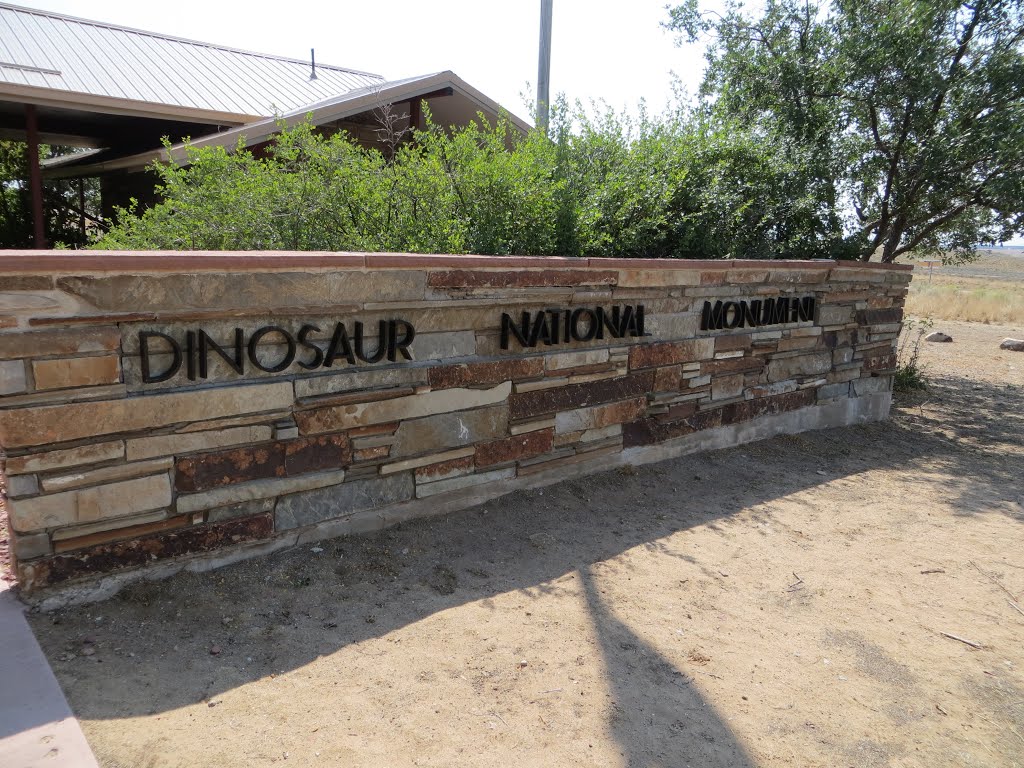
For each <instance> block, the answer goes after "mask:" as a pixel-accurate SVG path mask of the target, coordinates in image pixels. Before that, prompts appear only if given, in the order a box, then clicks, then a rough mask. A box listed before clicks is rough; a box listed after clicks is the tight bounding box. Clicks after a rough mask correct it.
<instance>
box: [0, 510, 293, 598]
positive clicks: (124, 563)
mask: <svg viewBox="0 0 1024 768" xmlns="http://www.w3.org/2000/svg"><path fill="white" fill-rule="evenodd" d="M273 532H274V517H273V515H272V514H270V513H264V514H260V515H254V516H253V517H245V518H239V519H236V520H228V521H226V522H223V523H214V524H212V525H198V526H193V527H189V528H185V529H184V530H180V531H177V530H176V531H168V532H162V533H157V534H151V535H149V536H143V537H140V538H136V539H130V540H128V541H119V542H114V543H110V544H100V545H97V546H94V547H89V548H88V549H84V550H82V551H79V552H75V553H70V554H63V555H56V556H54V557H51V558H46V559H43V560H33V561H31V562H28V563H20V564H19V568H18V576H19V583H20V584H21V586H22V588H23V589H25V590H26V591H28V592H31V591H33V590H35V589H39V588H41V587H45V586H47V585H52V584H58V583H60V582H64V581H68V580H70V579H76V578H80V577H84V576H89V575H92V574H96V573H109V572H111V571H116V570H120V569H122V568H138V567H140V566H143V565H147V564H149V563H152V562H155V561H157V560H165V559H167V558H170V557H178V556H181V555H190V554H196V553H199V552H210V551H213V550H216V549H220V548H222V547H229V546H232V545H235V544H241V543H242V542H246V541H257V540H260V539H266V538H269V537H270V536H271V535H272V534H273Z"/></svg>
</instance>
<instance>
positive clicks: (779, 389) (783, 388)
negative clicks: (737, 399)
mask: <svg viewBox="0 0 1024 768" xmlns="http://www.w3.org/2000/svg"><path fill="white" fill-rule="evenodd" d="M796 390H797V383H796V382H795V381H793V380H789V381H777V382H775V383H774V384H759V385H757V386H753V387H750V388H748V389H747V390H746V391H745V392H744V393H743V396H744V397H746V398H747V399H748V400H753V399H755V398H759V397H771V396H772V395H781V394H784V393H786V392H795V391H796Z"/></svg>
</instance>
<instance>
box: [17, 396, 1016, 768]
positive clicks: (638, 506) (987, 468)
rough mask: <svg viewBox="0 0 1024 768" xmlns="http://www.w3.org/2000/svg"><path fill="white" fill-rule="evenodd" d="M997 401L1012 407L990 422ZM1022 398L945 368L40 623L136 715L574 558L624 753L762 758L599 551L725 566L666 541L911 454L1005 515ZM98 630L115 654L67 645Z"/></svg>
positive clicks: (54, 651)
mask: <svg viewBox="0 0 1024 768" xmlns="http://www.w3.org/2000/svg"><path fill="white" fill-rule="evenodd" d="M929 398H931V399H932V401H933V402H934V401H935V399H936V398H942V399H943V403H942V408H941V409H932V408H931V406H930V405H929ZM1007 399H1010V400H1012V402H1011V403H1009V404H1007V402H1006V400H1007ZM997 402H1000V403H1001V406H1000V408H999V410H998V413H999V414H1000V416H999V418H994V417H993V418H991V419H987V418H985V416H986V413H985V408H987V407H993V406H994V405H995V404H996V403H997ZM1008 405H1009V407H1007V406H1008ZM1021 405H1024V397H1022V391H1021V389H1020V388H1019V387H1016V388H1013V387H999V386H994V385H986V384H982V385H978V384H977V383H975V382H969V381H957V380H951V379H945V380H942V381H941V382H937V383H936V385H935V388H934V390H933V391H932V392H931V393H929V394H928V395H927V396H926V397H925V398H923V399H921V398H918V399H911V400H903V401H901V402H900V404H899V406H898V407H896V408H894V410H893V418H892V420H891V421H889V422H887V423H875V424H866V425H860V426H854V427H847V428H842V429H833V430H828V431H822V432H813V433H803V434H800V435H794V436H789V437H780V438H775V439H772V440H767V441H763V442H760V443H755V444H751V445H747V446H741V447H738V448H733V449H729V450H724V451H716V452H712V453H708V454H701V455H694V456H685V457H682V458H679V459H674V460H670V461H666V462H661V463H659V464H652V465H647V466H643V467H638V468H632V467H627V468H623V469H622V470H619V471H612V472H606V473H604V474H601V475H596V476H592V477H588V478H582V479H577V480H570V481H565V482H562V483H559V484H557V485H554V486H549V487H548V488H544V489H540V490H534V491H521V492H516V493H513V494H509V495H507V496H504V497H502V498H500V499H496V500H494V501H492V502H489V503H487V504H484V505H481V506H480V507H476V508H474V509H470V510H466V511H463V512H460V513H456V514H451V515H448V516H446V517H442V518H433V519H427V520H417V521H413V522H411V523H406V524H402V525H400V526H397V527H395V528H392V529H388V530H385V531H381V532H379V533H376V534H371V535H364V536H357V537H348V538H343V539H336V540H332V541H326V542H322V543H321V544H319V545H315V549H314V545H307V546H303V547H300V548H296V549H293V550H290V551H287V552H281V553H277V554H275V555H272V556H268V557H263V558H258V559H255V560H251V561H248V562H245V563H240V564H238V565H235V566H231V567H228V568H224V569H221V570H218V571H214V572H210V573H205V574H191V573H183V574H180V575H179V576H176V577H174V578H172V579H169V580H167V581H163V582H153V583H150V582H141V583H138V584H135V585H133V586H131V587H129V588H127V589H125V590H124V591H123V592H122V593H121V594H120V595H119V596H118V597H116V598H113V599H111V600H110V601H107V602H106V603H103V604H100V605H96V606H82V607H77V608H73V609H68V610H64V611H60V612H57V613H55V614H34V615H32V617H31V620H32V623H33V628H34V630H35V632H36V634H37V636H38V637H39V640H40V644H41V645H42V647H43V649H44V652H45V653H46V654H47V656H48V658H49V659H50V661H51V664H52V665H53V666H54V670H55V672H56V673H57V676H58V679H59V680H60V681H61V682H62V685H63V686H64V688H65V692H66V694H67V695H68V698H69V700H70V702H71V705H72V708H73V709H74V710H75V712H76V714H77V715H78V716H79V717H80V718H82V719H85V720H97V719H108V718H110V719H119V718H129V717H135V716H143V715H149V714H153V713H157V712H164V711H168V710H171V709H175V708H178V707H182V706H186V705H192V704H195V703H197V702H201V701H209V700H211V699H214V698H215V697H216V696H218V695H219V694H221V693H223V692H224V691H227V690H231V689H234V688H236V687H238V686H241V685H244V684H246V683H249V682H252V681H255V680H259V679H261V678H264V677H265V676H267V675H270V674H272V673H281V672H283V671H286V670H293V669H297V668H299V667H302V666H304V665H306V664H309V663H310V662H312V661H314V660H316V659H318V658H320V657H322V656H327V655H330V654H332V653H335V652H336V651H338V650H339V649H342V648H346V647H348V646H351V645H353V644H358V643H361V642H363V641H366V640H371V639H374V638H382V637H385V636H387V635H388V634H389V633H391V632H394V631H396V630H400V629H403V628H405V627H408V626H410V625H412V624H414V623H415V622H417V621H420V620H422V619H425V618H428V617H431V616H434V615H436V614H438V613H440V612H442V611H446V610H448V609H451V608H455V607H458V606H463V605H467V604H469V603H474V604H476V605H478V606H481V607H482V608H483V609H484V610H489V611H494V612H498V611H500V610H503V609H502V608H500V607H499V606H498V605H497V604H496V601H495V599H494V598H495V597H496V596H498V595H504V594H507V593H509V592H512V591H515V592H517V593H518V594H519V595H521V597H522V600H523V601H524V603H527V604H528V603H529V602H530V601H534V600H539V599H540V598H542V597H543V596H544V595H546V594H552V593H557V592H558V590H560V589H565V587H563V586H561V584H562V580H564V579H566V578H568V577H569V576H570V575H572V574H576V575H577V578H578V579H579V589H581V590H582V595H583V596H584V598H585V603H586V606H587V608H588V611H589V616H590V620H591V622H592V625H593V628H594V632H595V635H596V637H597V639H598V645H599V647H600V651H601V656H602V660H603V667H604V670H605V676H606V680H605V684H606V686H607V689H608V690H609V691H610V692H611V694H610V695H611V696H612V698H613V699H614V701H615V702H617V704H618V708H617V709H615V710H614V711H613V712H612V714H611V715H610V716H609V718H608V722H607V731H608V733H609V734H611V735H612V736H613V737H614V739H615V740H616V742H617V743H618V745H619V747H620V749H621V751H622V753H623V755H624V758H625V761H626V764H628V765H630V766H633V765H637V766H678V765H685V764H692V765H704V766H736V767H738V768H743V767H744V766H750V765H752V764H753V763H752V760H751V758H750V757H749V756H748V755H747V754H746V753H745V751H744V749H743V747H742V746H741V745H740V743H739V742H738V740H737V739H736V737H735V736H734V734H733V733H732V731H731V729H730V727H729V726H728V724H727V722H726V718H727V715H723V714H722V713H719V712H717V711H716V710H715V708H714V707H713V706H712V705H711V703H710V702H709V701H707V700H706V699H705V698H704V697H703V696H702V694H701V693H700V691H699V690H698V688H699V686H696V685H693V680H694V678H693V674H694V672H695V670H693V669H687V668H685V665H684V664H680V663H678V662H674V661H673V660H671V659H669V658H666V657H665V656H664V655H663V654H662V653H660V652H659V651H658V650H657V649H656V648H655V647H653V646H652V645H651V644H650V643H649V642H647V641H645V640H644V639H643V637H642V632H641V631H638V630H639V628H638V627H634V626H630V625H629V624H628V623H626V622H625V621H624V620H623V619H621V618H620V617H619V616H618V615H617V614H616V612H615V610H614V606H611V605H609V604H608V602H607V601H606V599H604V598H602V597H601V593H600V590H599V589H598V588H597V587H596V585H595V581H594V574H593V565H594V564H595V563H600V562H603V561H607V560H609V559H611V558H615V557H617V556H619V555H621V554H622V553H624V552H626V551H628V550H630V549H632V548H634V547H638V546H646V547H648V548H652V549H655V550H657V551H659V552H660V553H661V554H668V555H671V556H673V557H677V558H679V559H681V560H683V561H685V562H686V563H689V564H692V565H694V566H696V567H698V568H700V569H701V572H702V573H704V574H705V577H706V578H719V576H718V575H716V573H715V571H714V569H713V568H712V566H711V564H708V563H704V562H702V558H701V554H700V552H696V551H695V552H679V551H672V549H671V548H670V547H669V546H667V545H666V543H665V541H664V539H666V538H667V537H669V536H670V535H671V534H673V533H676V532H678V531H682V530H686V529H689V528H693V527H696V526H703V527H705V528H707V529H708V530H709V531H711V532H712V533H715V532H716V528H717V527H718V526H719V524H720V523H721V522H724V521H727V520H729V519H731V518H733V517H735V516H737V515H740V514H743V515H744V516H745V517H747V518H753V519H756V517H757V515H758V514H762V513H761V512H758V510H759V509H761V510H763V509H764V508H766V507H769V508H770V505H771V502H772V501H773V500H776V499H780V498H783V497H792V496H794V495H795V494H799V493H800V492H801V491H806V490H808V489H812V488H814V487H815V486H816V485H818V484H819V483H821V482H825V481H826V480H828V481H837V480H841V479H842V478H844V477H850V476H853V475H857V474H861V473H864V472H870V471H873V470H884V469H890V468H894V467H896V468H906V469H921V470H922V471H921V472H915V473H914V475H913V477H911V478H908V482H911V481H912V482H927V483H932V482H937V483H942V484H943V486H944V489H945V490H946V491H948V493H949V494H951V495H952V496H953V497H955V499H956V505H957V508H958V509H959V511H960V513H961V514H978V513H982V512H985V513H991V512H993V511H995V512H1001V513H1004V514H1008V515H1010V516H1012V517H1014V518H1016V519H1018V520H1021V521H1022V522H1024V517H1022V515H1021V507H1020V505H1019V504H1017V506H1016V507H1014V506H1013V504H1012V503H1010V502H1007V504H1006V505H1005V508H1004V507H1003V506H1000V505H999V504H995V505H993V499H994V498H995V500H996V501H999V498H998V497H999V496H1000V495H1002V496H1005V497H1006V498H1007V499H1011V498H1020V499H1022V500H1024V497H1022V495H1021V494H1022V488H1021V478H1020V473H1019V466H1020V455H1021V453H1022V445H1024V421H1022V419H1024V417H1022V409H1021V407H1020V406H1021ZM992 412H993V413H995V411H994V410H993V411H992ZM944 414H945V415H944ZM979 419H981V421H980V422H979V421H978V420H979ZM823 475H824V476H823ZM993 488H995V489H996V491H995V494H996V496H995V497H994V496H993V493H994V491H993ZM656 490H657V491H660V492H655V491H656ZM665 492H667V495H666V493H665ZM666 499H668V500H666ZM790 501H792V499H790ZM907 503H908V504H913V489H912V488H908V500H907ZM722 535H724V533H723V534H722ZM311 549H313V552H312V553H311ZM316 550H320V551H319V552H317V551H316ZM666 588H671V586H670V585H666ZM708 599H711V598H708ZM96 617H101V620H99V621H97V618H96ZM220 617H224V621H223V622H221V621H220ZM229 619H230V620H229ZM86 640H87V641H89V643H88V644H89V645H90V646H91V647H93V648H95V649H98V653H97V656H102V661H103V664H102V665H100V666H96V665H94V664H88V663H84V660H83V659H82V658H81V657H80V656H76V657H73V658H69V656H70V654H74V653H76V652H78V651H80V650H81V648H82V645H81V644H82V642H83V641H86ZM211 646H216V647H217V648H218V649H219V651H218V654H217V655H211V654H210V653H209V652H208V649H209V648H210V647H211ZM129 651H130V652H129ZM169 667H170V668H171V669H172V670H173V674H168V673H166V670H167V669H168V668H169ZM158 669H163V670H165V672H164V673H158V672H155V671H154V670H158ZM87 688H88V691H89V695H85V693H84V692H85V690H86V689H87Z"/></svg>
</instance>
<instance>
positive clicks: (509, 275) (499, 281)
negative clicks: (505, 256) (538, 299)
mask: <svg viewBox="0 0 1024 768" xmlns="http://www.w3.org/2000/svg"><path fill="white" fill-rule="evenodd" d="M618 277H619V273H618V271H616V270H611V269H609V270H590V269H525V270H516V271H504V272H499V271H484V270H468V269H455V270H449V271H443V272H441V271H437V272H430V273H428V276H427V285H428V286H430V287H431V288H540V287H545V286H577V285H615V283H616V281H617V280H618Z"/></svg>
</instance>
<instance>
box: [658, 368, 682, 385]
mask: <svg viewBox="0 0 1024 768" xmlns="http://www.w3.org/2000/svg"><path fill="white" fill-rule="evenodd" d="M682 375H683V368H682V366H680V365H670V366H666V367H664V368H655V369H654V391H655V392H678V391H679V387H680V386H681V384H682Z"/></svg>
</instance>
